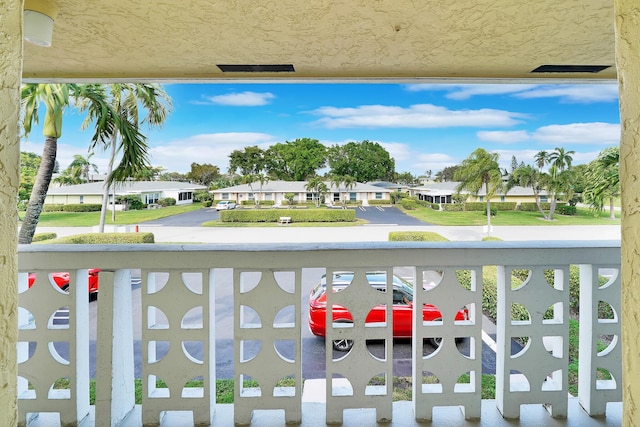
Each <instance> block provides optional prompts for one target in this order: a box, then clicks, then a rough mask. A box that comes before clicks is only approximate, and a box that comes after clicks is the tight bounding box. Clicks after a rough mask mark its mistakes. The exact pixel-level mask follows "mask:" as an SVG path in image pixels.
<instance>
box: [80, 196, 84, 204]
mask: <svg viewBox="0 0 640 427" xmlns="http://www.w3.org/2000/svg"><path fill="white" fill-rule="evenodd" d="M83 203H84V196H80V204H83Z"/></svg>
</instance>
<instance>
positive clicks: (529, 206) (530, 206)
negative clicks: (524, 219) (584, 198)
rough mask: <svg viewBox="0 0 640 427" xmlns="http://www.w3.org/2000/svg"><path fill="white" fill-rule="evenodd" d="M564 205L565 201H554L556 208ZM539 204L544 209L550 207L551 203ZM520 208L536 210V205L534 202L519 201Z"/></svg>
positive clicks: (522, 209)
mask: <svg viewBox="0 0 640 427" xmlns="http://www.w3.org/2000/svg"><path fill="white" fill-rule="evenodd" d="M564 205H566V203H556V209H560V207H561V206H564ZM540 206H541V207H542V210H544V211H548V210H549V209H551V203H540ZM520 210H521V211H523V212H537V211H538V206H537V205H536V203H535V202H523V203H520Z"/></svg>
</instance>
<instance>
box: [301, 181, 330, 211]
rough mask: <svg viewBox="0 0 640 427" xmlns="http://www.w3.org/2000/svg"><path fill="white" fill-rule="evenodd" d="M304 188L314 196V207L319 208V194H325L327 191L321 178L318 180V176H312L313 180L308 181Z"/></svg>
mask: <svg viewBox="0 0 640 427" xmlns="http://www.w3.org/2000/svg"><path fill="white" fill-rule="evenodd" d="M305 188H306V190H307V191H309V192H311V193H315V194H316V196H315V197H314V199H315V203H316V207H317V208H319V207H320V194H321V193H322V194H326V192H327V191H328V188H327V185H326V184H325V183H324V182H323V181H322V178H320V177H319V176H314V177H313V178H311V179H309V181H308V182H307V185H305Z"/></svg>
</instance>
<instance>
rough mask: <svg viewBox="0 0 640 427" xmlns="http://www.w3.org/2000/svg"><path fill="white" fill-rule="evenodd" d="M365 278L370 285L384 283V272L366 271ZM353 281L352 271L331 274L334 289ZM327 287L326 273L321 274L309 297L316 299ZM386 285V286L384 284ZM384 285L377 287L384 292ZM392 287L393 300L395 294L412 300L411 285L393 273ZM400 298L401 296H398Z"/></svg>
mask: <svg viewBox="0 0 640 427" xmlns="http://www.w3.org/2000/svg"><path fill="white" fill-rule="evenodd" d="M367 280H368V282H369V283H370V284H371V285H386V273H385V272H383V271H374V272H368V273H367ZM352 281H353V272H351V271H346V272H339V273H334V274H333V286H334V288H335V287H336V286H338V289H335V290H336V291H340V290H342V289H344V287H346V286H348V285H349V284H350V283H351V282H352ZM326 287H327V278H326V275H322V279H321V280H320V282H319V283H318V284H317V285H316V286H315V287H314V288H313V290H312V291H311V299H318V298H320V297H321V296H322V294H324V292H325V290H326ZM384 287H386V286H384ZM384 287H383V288H382V289H379V290H380V291H382V292H384V291H385V289H384ZM393 289H394V301H395V300H396V294H398V296H401V297H404V298H406V300H407V301H409V302H411V301H413V285H412V284H411V283H409V282H407V281H406V280H404V279H402V278H401V277H398V276H396V275H395V274H394V275H393ZM400 300H402V298H400Z"/></svg>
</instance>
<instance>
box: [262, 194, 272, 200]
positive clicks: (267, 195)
mask: <svg viewBox="0 0 640 427" xmlns="http://www.w3.org/2000/svg"><path fill="white" fill-rule="evenodd" d="M264 199H265V200H273V193H264Z"/></svg>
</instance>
